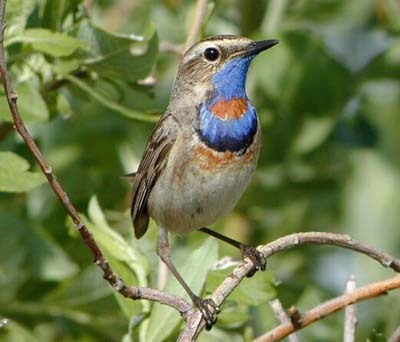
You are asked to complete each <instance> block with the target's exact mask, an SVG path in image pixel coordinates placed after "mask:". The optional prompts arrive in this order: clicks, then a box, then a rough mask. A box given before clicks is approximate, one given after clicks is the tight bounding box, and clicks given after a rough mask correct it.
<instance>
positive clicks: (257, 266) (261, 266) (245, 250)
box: [240, 244, 267, 278]
mask: <svg viewBox="0 0 400 342" xmlns="http://www.w3.org/2000/svg"><path fill="white" fill-rule="evenodd" d="M240 251H241V252H242V256H243V259H245V258H249V259H250V260H251V261H252V262H253V265H254V266H253V268H252V269H251V270H250V271H249V272H248V273H247V277H248V278H250V277H252V276H253V275H254V274H255V273H256V272H257V271H260V270H261V271H265V269H266V267H267V261H266V260H265V258H264V256H263V254H262V253H261V252H260V251H258V250H257V249H256V248H255V247H253V246H248V245H244V244H243V245H241V246H240Z"/></svg>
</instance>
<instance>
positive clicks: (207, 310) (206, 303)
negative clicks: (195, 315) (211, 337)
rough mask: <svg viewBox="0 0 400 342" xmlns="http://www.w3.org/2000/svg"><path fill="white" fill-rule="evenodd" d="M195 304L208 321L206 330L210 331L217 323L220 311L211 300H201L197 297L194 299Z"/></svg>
mask: <svg viewBox="0 0 400 342" xmlns="http://www.w3.org/2000/svg"><path fill="white" fill-rule="evenodd" d="M192 301H193V304H194V306H195V307H196V308H198V309H199V310H200V312H201V314H202V315H203V318H204V320H205V321H206V330H210V329H211V328H212V327H213V325H214V324H215V323H216V322H217V315H218V314H219V313H220V309H219V307H218V305H217V304H215V303H214V301H213V300H212V299H211V298H206V299H201V298H199V297H197V296H195V297H193V298H192Z"/></svg>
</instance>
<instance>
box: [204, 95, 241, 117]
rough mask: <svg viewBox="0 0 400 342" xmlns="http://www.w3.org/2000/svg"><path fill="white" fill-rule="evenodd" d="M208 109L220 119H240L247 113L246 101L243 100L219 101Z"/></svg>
mask: <svg viewBox="0 0 400 342" xmlns="http://www.w3.org/2000/svg"><path fill="white" fill-rule="evenodd" d="M210 109H211V111H212V113H213V114H214V115H215V116H217V117H219V118H220V119H224V120H232V119H240V118H241V117H242V115H243V114H244V113H246V111H247V100H246V99H243V98H239V99H235V98H232V99H230V100H221V101H218V102H217V103H215V104H214V105H213V106H212V107H211V108H210Z"/></svg>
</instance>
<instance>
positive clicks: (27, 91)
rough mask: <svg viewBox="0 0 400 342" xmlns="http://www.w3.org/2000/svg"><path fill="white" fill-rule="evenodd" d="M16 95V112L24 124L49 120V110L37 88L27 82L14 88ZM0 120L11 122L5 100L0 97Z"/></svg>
mask: <svg viewBox="0 0 400 342" xmlns="http://www.w3.org/2000/svg"><path fill="white" fill-rule="evenodd" d="M15 91H16V93H17V95H18V110H19V113H20V115H21V117H22V119H23V120H24V121H25V122H38V121H39V122H42V121H47V120H48V119H49V110H48V108H47V105H46V102H44V100H43V98H42V96H41V95H40V93H39V91H38V89H37V87H36V86H35V85H34V84H33V83H32V82H29V81H26V82H24V83H20V84H19V85H17V86H16V87H15ZM0 119H1V120H4V121H6V122H13V120H12V117H11V114H10V109H9V107H8V103H7V99H6V97H5V95H4V94H3V95H2V96H0Z"/></svg>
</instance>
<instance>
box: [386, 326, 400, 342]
mask: <svg viewBox="0 0 400 342" xmlns="http://www.w3.org/2000/svg"><path fill="white" fill-rule="evenodd" d="M388 342H400V326H399V327H398V328H397V329H396V330H395V332H394V333H393V335H392V336H390V338H389V340H388Z"/></svg>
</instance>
